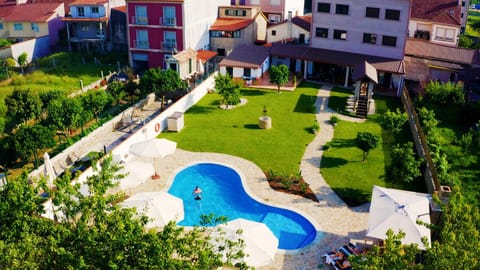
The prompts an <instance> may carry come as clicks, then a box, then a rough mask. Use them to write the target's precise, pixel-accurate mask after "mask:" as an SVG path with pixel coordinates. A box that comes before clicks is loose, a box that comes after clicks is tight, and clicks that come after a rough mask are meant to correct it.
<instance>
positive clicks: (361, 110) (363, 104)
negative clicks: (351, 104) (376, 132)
mask: <svg viewBox="0 0 480 270" xmlns="http://www.w3.org/2000/svg"><path fill="white" fill-rule="evenodd" d="M356 114H357V116H358V117H362V118H367V114H368V96H359V97H358V103H357V111H356Z"/></svg>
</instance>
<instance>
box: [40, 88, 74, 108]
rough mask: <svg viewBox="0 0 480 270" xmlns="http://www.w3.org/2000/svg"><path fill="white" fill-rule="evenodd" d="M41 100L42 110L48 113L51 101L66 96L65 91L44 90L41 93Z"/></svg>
mask: <svg viewBox="0 0 480 270" xmlns="http://www.w3.org/2000/svg"><path fill="white" fill-rule="evenodd" d="M38 95H39V97H40V100H41V101H42V111H43V113H47V111H48V106H49V105H50V102H52V101H53V100H56V99H59V98H66V97H67V96H66V95H65V92H64V91H62V90H47V91H42V92H40V93H39V94H38Z"/></svg>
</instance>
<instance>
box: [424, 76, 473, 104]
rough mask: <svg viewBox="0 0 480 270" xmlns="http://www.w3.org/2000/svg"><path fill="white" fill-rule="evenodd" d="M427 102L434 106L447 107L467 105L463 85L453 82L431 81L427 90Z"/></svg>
mask: <svg viewBox="0 0 480 270" xmlns="http://www.w3.org/2000/svg"><path fill="white" fill-rule="evenodd" d="M425 91H426V100H427V101H430V102H432V103H434V104H438V105H442V106H446V105H448V104H463V103H465V93H464V92H463V84H459V83H452V82H438V81H430V82H429V83H428V84H427V87H426V88H425Z"/></svg>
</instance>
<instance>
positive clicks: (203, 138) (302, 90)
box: [160, 84, 318, 173]
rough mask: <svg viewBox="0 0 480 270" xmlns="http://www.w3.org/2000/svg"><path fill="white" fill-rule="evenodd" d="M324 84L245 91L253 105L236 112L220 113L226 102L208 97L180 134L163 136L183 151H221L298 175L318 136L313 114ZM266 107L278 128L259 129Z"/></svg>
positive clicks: (188, 116) (190, 112)
mask: <svg viewBox="0 0 480 270" xmlns="http://www.w3.org/2000/svg"><path fill="white" fill-rule="evenodd" d="M317 91H318V85H314V84H302V85H301V86H300V87H298V88H297V89H296V90H295V91H293V92H282V93H281V94H277V93H276V92H275V91H266V90H265V91H264V90H246V89H244V90H242V97H243V98H246V99H247V100H248V102H247V104H245V105H243V106H239V107H237V108H235V109H232V110H222V109H220V108H219V104H220V101H221V97H220V96H219V95H218V94H207V95H206V96H205V97H204V98H203V99H202V100H200V102H198V103H197V104H196V105H195V106H193V107H192V108H191V109H190V110H188V111H187V112H186V113H185V127H184V129H183V130H182V131H181V132H179V133H173V132H165V133H161V134H160V137H165V138H168V139H171V140H173V141H176V142H177V143H178V147H179V148H181V149H185V150H189V151H196V152H217V153H226V154H230V155H234V156H239V157H243V158H245V159H248V160H250V161H252V162H254V163H255V164H257V165H258V166H259V167H260V168H262V169H263V170H274V171H276V172H285V173H295V172H298V170H299V163H300V160H301V158H302V156H303V154H304V151H305V148H306V146H307V144H308V143H310V142H311V141H312V139H313V137H314V135H313V134H312V133H311V132H310V130H309V127H310V126H311V125H312V124H313V123H315V115H314V114H313V113H312V112H311V107H312V104H313V103H314V102H315V99H316V95H317ZM264 105H266V107H267V110H268V113H267V114H268V116H270V117H271V118H272V129H269V130H263V129H259V128H258V126H257V124H258V118H259V117H260V116H261V115H262V110H263V106H264Z"/></svg>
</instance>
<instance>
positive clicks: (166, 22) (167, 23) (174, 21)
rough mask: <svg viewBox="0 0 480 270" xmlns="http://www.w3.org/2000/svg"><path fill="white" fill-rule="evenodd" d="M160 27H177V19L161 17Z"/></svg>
mask: <svg viewBox="0 0 480 270" xmlns="http://www.w3.org/2000/svg"><path fill="white" fill-rule="evenodd" d="M160 25H163V26H172V27H173V26H177V19H176V18H175V17H160Z"/></svg>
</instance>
